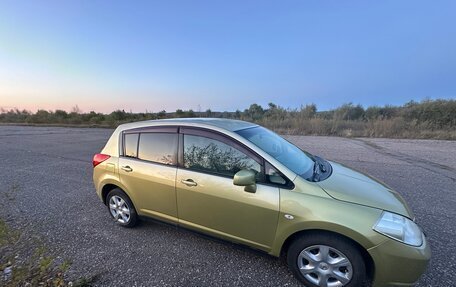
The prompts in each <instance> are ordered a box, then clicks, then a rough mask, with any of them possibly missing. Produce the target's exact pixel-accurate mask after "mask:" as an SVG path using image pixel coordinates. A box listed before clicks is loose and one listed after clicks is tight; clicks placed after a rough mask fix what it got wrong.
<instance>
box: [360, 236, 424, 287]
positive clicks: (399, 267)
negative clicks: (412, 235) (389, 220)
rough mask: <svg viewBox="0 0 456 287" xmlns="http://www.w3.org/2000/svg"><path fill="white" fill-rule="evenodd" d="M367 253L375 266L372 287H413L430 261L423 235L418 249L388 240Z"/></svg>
mask: <svg viewBox="0 0 456 287" xmlns="http://www.w3.org/2000/svg"><path fill="white" fill-rule="evenodd" d="M367 251H368V252H369V254H370V255H371V257H372V259H373V261H374V265H375V275H374V284H373V287H380V286H413V285H414V284H415V282H416V281H418V279H419V278H420V276H421V275H422V274H423V273H424V272H425V271H426V268H427V265H428V263H429V260H430V259H431V248H430V247H429V244H428V243H427V241H426V238H425V236H424V235H423V244H422V245H421V246H419V247H414V246H409V245H406V244H403V243H401V242H398V241H395V240H392V239H388V240H386V241H385V242H383V243H381V244H380V245H377V246H375V247H372V248H370V249H369V250H367Z"/></svg>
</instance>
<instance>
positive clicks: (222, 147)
mask: <svg viewBox="0 0 456 287" xmlns="http://www.w3.org/2000/svg"><path fill="white" fill-rule="evenodd" d="M184 167H186V168H189V169H194V170H199V171H207V172H211V173H217V174H221V175H226V176H230V177H231V176H234V174H235V173H236V172H238V171H240V170H241V169H251V170H254V171H256V172H257V173H260V172H261V166H260V164H259V163H257V162H256V161H255V160H253V159H252V158H250V157H249V156H247V155H246V154H244V153H243V152H241V151H239V150H237V149H235V148H233V147H231V146H229V145H227V144H225V143H222V142H220V141H218V140H214V139H210V138H206V137H201V136H193V135H184Z"/></svg>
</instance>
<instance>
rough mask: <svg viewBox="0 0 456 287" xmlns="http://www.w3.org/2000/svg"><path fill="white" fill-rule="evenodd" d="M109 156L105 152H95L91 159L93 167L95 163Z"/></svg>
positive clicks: (97, 163)
mask: <svg viewBox="0 0 456 287" xmlns="http://www.w3.org/2000/svg"><path fill="white" fill-rule="evenodd" d="M110 157H111V156H110V155H107V154H102V153H97V154H96V155H94V156H93V159H92V164H93V167H96V166H97V165H99V164H100V163H102V162H104V161H105V160H107V159H108V158H110Z"/></svg>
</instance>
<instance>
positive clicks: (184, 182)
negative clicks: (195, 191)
mask: <svg viewBox="0 0 456 287" xmlns="http://www.w3.org/2000/svg"><path fill="white" fill-rule="evenodd" d="M181 182H182V183H183V184H185V185H186V186H197V185H198V184H197V183H196V182H194V181H193V179H187V180H185V179H183V180H181Z"/></svg>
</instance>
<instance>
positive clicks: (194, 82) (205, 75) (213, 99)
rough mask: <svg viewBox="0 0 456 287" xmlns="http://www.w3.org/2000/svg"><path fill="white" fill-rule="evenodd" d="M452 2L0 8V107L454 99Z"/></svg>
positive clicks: (88, 1) (4, 4) (329, 104)
mask: <svg viewBox="0 0 456 287" xmlns="http://www.w3.org/2000/svg"><path fill="white" fill-rule="evenodd" d="M455 13H456V1H452V0H451V1H444V0H442V1H316V0H315V1H302V0H296V1H292V0H290V1H288V0H284V1H249V0H244V1H234V0H230V1H218V0H211V1H209V0H208V1H193V0H192V1H186V0H181V1H174V0H167V1H101V0H95V1H93V0H80V1H21V0H12V1H9V0H2V1H0V108H4V109H9V108H19V109H28V110H32V111H36V110H37V109H47V110H55V109H64V110H68V111H69V110H71V109H72V107H74V106H76V105H77V106H78V107H79V108H80V109H81V110H82V111H84V112H88V111H91V110H94V111H97V112H104V113H109V112H111V111H113V110H116V109H124V110H126V111H133V112H145V111H152V112H158V111H161V110H166V111H175V110H176V109H184V110H187V109H193V110H195V111H199V110H201V111H205V110H206V109H208V108H210V109H212V110H213V111H225V110H227V111H234V110H236V109H240V110H243V109H245V108H248V106H249V105H250V104H252V103H258V104H261V105H263V106H266V105H267V104H268V103H269V102H273V103H275V104H278V105H280V106H282V107H285V108H299V107H300V106H301V105H306V104H310V103H315V104H316V105H317V107H318V110H327V109H331V108H335V107H337V106H339V105H341V104H343V103H349V102H351V103H354V104H361V105H363V106H365V107H367V106H370V105H386V104H390V105H401V104H404V103H406V102H408V101H410V100H415V101H420V100H423V99H436V98H444V99H455V98H456V16H455V15H456V14H455Z"/></svg>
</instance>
